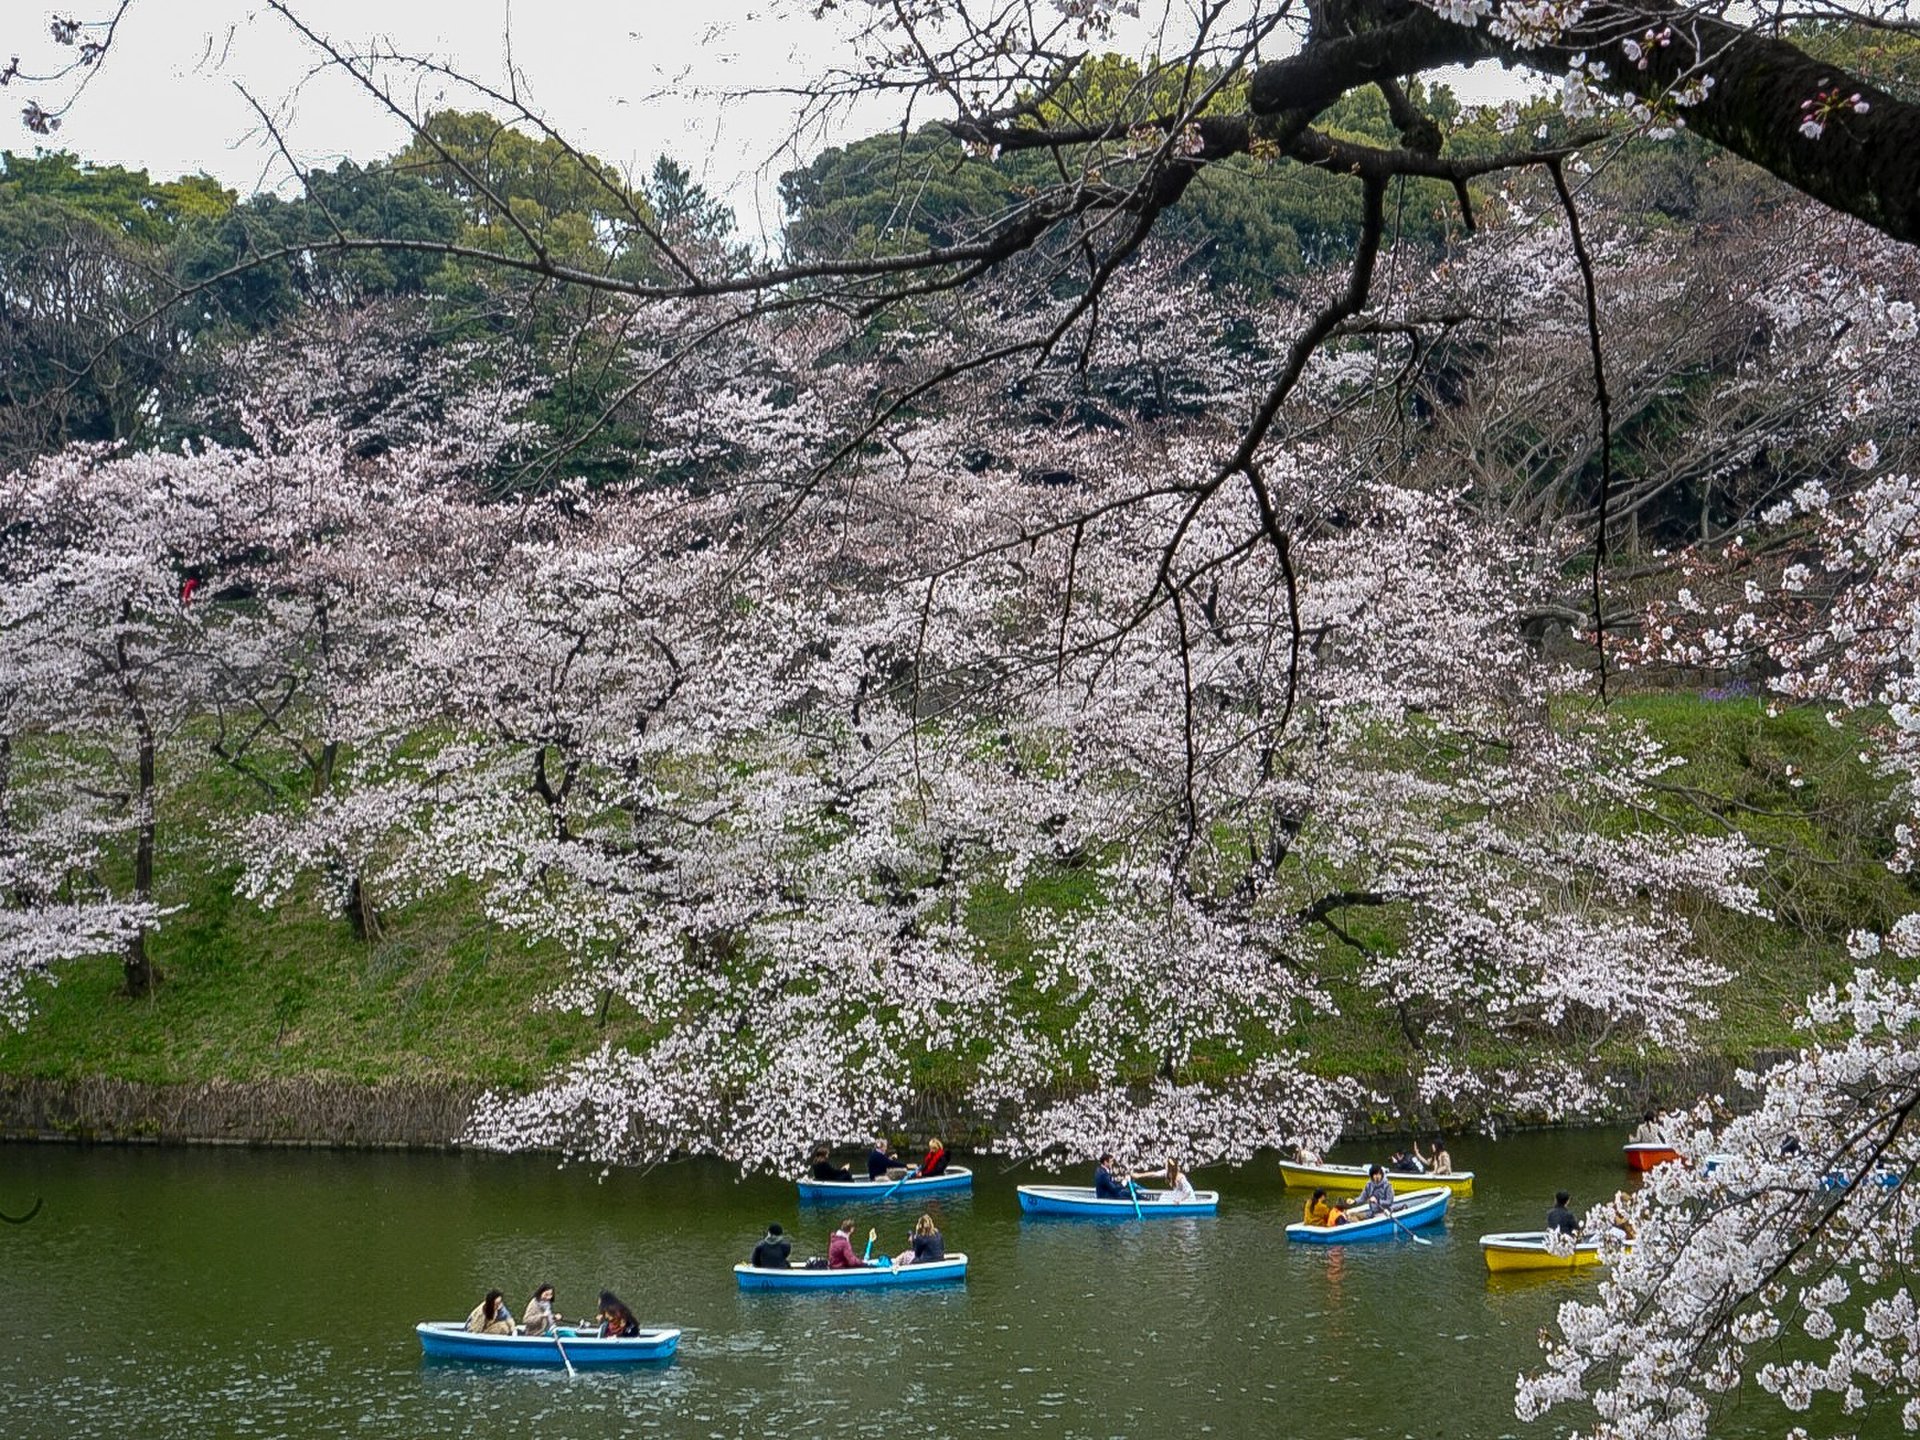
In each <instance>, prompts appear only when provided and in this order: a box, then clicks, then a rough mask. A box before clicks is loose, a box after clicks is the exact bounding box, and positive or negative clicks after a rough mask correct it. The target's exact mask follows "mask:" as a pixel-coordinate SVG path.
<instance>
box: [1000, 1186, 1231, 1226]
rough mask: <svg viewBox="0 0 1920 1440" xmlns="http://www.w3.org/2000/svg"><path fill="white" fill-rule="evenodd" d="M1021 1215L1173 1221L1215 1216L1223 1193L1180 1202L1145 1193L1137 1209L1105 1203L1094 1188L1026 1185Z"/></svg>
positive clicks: (1119, 1202)
mask: <svg viewBox="0 0 1920 1440" xmlns="http://www.w3.org/2000/svg"><path fill="white" fill-rule="evenodd" d="M1018 1193H1019V1196H1020V1211H1021V1213H1022V1214H1024V1215H1098V1216H1103V1217H1105V1218H1107V1219H1110V1220H1132V1219H1134V1218H1136V1217H1138V1218H1139V1219H1142V1220H1170V1219H1172V1218H1174V1217H1175V1216H1178V1215H1212V1214H1214V1213H1216V1212H1217V1211H1218V1210H1219V1208H1220V1192H1219V1191H1217V1190H1196V1191H1194V1192H1193V1198H1192V1199H1191V1200H1176V1199H1174V1198H1173V1193H1172V1192H1171V1191H1168V1190H1142V1191H1140V1192H1139V1194H1140V1203H1139V1205H1138V1206H1137V1207H1136V1206H1135V1204H1134V1202H1133V1201H1132V1200H1131V1199H1128V1200H1102V1199H1099V1198H1098V1197H1096V1196H1095V1195H1094V1193H1093V1187H1092V1186H1091V1185H1022V1186H1020V1187H1019V1191H1018Z"/></svg>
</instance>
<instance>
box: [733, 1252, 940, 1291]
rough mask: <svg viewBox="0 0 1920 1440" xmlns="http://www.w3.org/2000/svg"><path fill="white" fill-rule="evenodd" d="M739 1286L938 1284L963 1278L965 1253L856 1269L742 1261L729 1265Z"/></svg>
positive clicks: (809, 1287)
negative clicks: (758, 1264)
mask: <svg viewBox="0 0 1920 1440" xmlns="http://www.w3.org/2000/svg"><path fill="white" fill-rule="evenodd" d="M733 1278H734V1279H735V1280H737V1281H738V1282H739V1284H740V1288H741V1289H742V1290H887V1289H893V1288H897V1287H900V1286H906V1285H941V1284H946V1283H948V1282H950V1281H954V1280H964V1279H966V1278H967V1257H966V1256H964V1255H949V1256H947V1258H946V1259H944V1260H925V1261H922V1262H921V1263H920V1264H918V1265H895V1264H893V1263H891V1262H888V1263H886V1264H882V1265H863V1266H861V1267H860V1268H859V1269H857V1270H807V1269H803V1268H795V1269H791V1270H768V1269H763V1268H757V1267H755V1266H752V1265H748V1264H746V1263H745V1262H744V1261H743V1262H742V1263H740V1264H738V1265H736V1266H734V1267H733Z"/></svg>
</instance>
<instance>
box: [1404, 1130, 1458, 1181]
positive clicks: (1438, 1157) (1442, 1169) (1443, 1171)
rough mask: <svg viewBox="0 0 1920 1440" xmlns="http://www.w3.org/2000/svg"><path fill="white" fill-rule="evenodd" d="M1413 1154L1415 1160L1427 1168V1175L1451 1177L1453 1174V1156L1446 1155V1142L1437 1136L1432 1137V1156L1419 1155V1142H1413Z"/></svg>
mask: <svg viewBox="0 0 1920 1440" xmlns="http://www.w3.org/2000/svg"><path fill="white" fill-rule="evenodd" d="M1413 1154H1414V1158H1415V1159H1417V1160H1419V1161H1420V1162H1421V1163H1422V1164H1424V1165H1425V1166H1426V1167H1427V1173H1428V1174H1430V1175H1451V1174H1452V1173H1453V1156H1451V1155H1449V1154H1448V1153H1447V1145H1446V1142H1445V1141H1444V1140H1442V1139H1441V1138H1440V1137H1439V1136H1438V1135H1436V1136H1434V1137H1433V1154H1431V1155H1422V1154H1421V1153H1420V1142H1419V1141H1418V1140H1416V1141H1414V1142H1413Z"/></svg>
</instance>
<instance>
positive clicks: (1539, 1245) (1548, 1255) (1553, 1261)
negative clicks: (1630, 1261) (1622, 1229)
mask: <svg viewBox="0 0 1920 1440" xmlns="http://www.w3.org/2000/svg"><path fill="white" fill-rule="evenodd" d="M1627 1248H1629V1249H1631V1248H1632V1242H1631V1241H1629V1242H1628V1246H1627ZM1480 1254H1481V1256H1482V1257H1483V1258H1484V1259H1485V1260H1486V1262H1487V1269H1489V1270H1491V1271H1493V1273H1494V1274H1496V1275H1499V1274H1503V1273H1505V1272H1506V1271H1509V1270H1578V1269H1579V1268H1581V1267H1582V1266H1584V1265H1598V1264H1599V1263H1600V1262H1601V1260H1602V1259H1603V1258H1605V1257H1603V1256H1602V1255H1601V1253H1600V1242H1599V1241H1598V1240H1582V1241H1581V1242H1580V1243H1579V1244H1577V1245H1575V1246H1574V1247H1573V1249H1572V1251H1571V1252H1569V1253H1564V1254H1558V1255H1556V1254H1555V1253H1554V1252H1553V1251H1551V1250H1549V1249H1548V1248H1547V1232H1546V1231H1544V1230H1516V1231H1513V1232H1510V1233H1508V1234H1505V1235H1482V1236H1481V1237H1480Z"/></svg>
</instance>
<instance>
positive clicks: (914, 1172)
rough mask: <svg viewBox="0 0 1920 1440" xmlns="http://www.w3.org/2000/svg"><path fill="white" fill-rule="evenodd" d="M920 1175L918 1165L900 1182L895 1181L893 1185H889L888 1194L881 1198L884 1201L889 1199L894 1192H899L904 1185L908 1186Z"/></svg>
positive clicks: (903, 1176) (900, 1179)
mask: <svg viewBox="0 0 1920 1440" xmlns="http://www.w3.org/2000/svg"><path fill="white" fill-rule="evenodd" d="M919 1173H920V1167H919V1166H918V1165H916V1166H914V1167H913V1168H912V1169H911V1170H909V1171H907V1173H906V1174H904V1175H902V1176H901V1177H900V1178H899V1179H898V1180H896V1181H894V1182H893V1184H891V1185H889V1186H888V1187H887V1193H886V1194H885V1195H882V1196H881V1197H880V1198H881V1199H882V1200H885V1199H887V1198H888V1196H891V1195H892V1194H893V1192H894V1191H896V1190H898V1189H899V1188H900V1187H901V1186H902V1185H904V1184H906V1183H907V1181H909V1180H911V1179H913V1177H914V1176H916V1175H918V1174H919Z"/></svg>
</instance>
